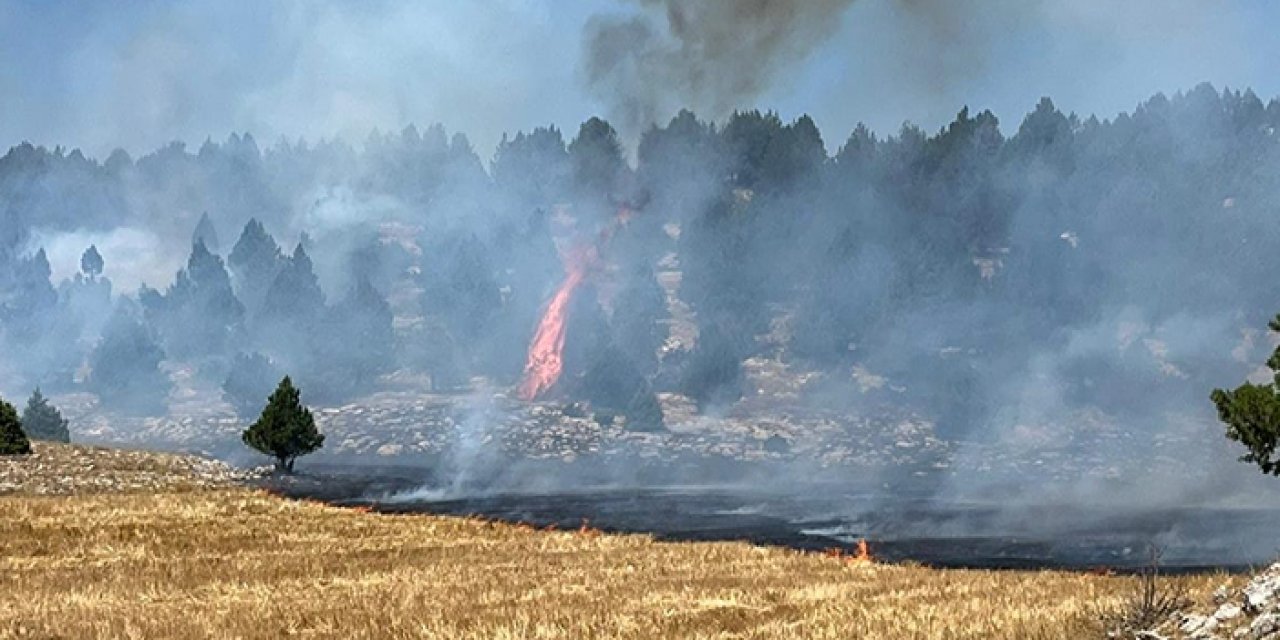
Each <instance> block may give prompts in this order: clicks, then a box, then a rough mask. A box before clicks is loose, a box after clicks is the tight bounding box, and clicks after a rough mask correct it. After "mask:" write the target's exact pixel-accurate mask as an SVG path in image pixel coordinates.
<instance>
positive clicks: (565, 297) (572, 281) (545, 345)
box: [518, 262, 586, 401]
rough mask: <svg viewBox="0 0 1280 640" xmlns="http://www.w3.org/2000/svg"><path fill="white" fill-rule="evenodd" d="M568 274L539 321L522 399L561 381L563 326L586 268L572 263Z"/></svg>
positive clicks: (531, 396)
mask: <svg viewBox="0 0 1280 640" xmlns="http://www.w3.org/2000/svg"><path fill="white" fill-rule="evenodd" d="M568 267H569V273H568V274H567V275H566V276H565V279H564V282H563V283H561V285H560V288H559V289H557V290H556V295H555V296H553V297H552V298H551V304H548V305H547V310H546V312H545V313H543V314H542V320H541V321H540V322H538V330H537V332H535V333H534V334H533V342H531V343H529V358H528V360H527V361H526V364H525V366H524V380H522V381H521V382H520V388H519V390H518V393H519V394H520V398H521V399H523V400H526V401H527V400H533V399H534V398H536V397H538V394H540V393H542V392H544V391H546V390H547V389H550V388H551V386H552V385H554V384H555V383H556V380H558V379H560V371H561V369H563V368H564V325H565V320H566V316H567V315H568V311H569V301H570V300H571V299H572V298H573V292H574V291H575V290H576V289H577V288H578V285H580V284H582V280H583V278H584V277H585V276H586V269H584V268H583V265H579V264H575V263H573V262H570V264H569V265H568Z"/></svg>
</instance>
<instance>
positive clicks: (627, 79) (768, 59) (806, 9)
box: [584, 0, 853, 136]
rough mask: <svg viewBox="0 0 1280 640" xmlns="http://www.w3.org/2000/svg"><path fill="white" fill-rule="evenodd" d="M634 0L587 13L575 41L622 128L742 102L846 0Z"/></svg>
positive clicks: (792, 58)
mask: <svg viewBox="0 0 1280 640" xmlns="http://www.w3.org/2000/svg"><path fill="white" fill-rule="evenodd" d="M634 1H635V2H637V3H638V4H639V5H640V6H641V7H642V8H643V9H644V11H643V12H642V13H639V14H636V15H632V16H628V17H619V16H596V17H593V18H592V19H591V20H589V21H588V23H587V26H586V30H585V43H584V49H585V57H586V59H585V63H584V66H585V72H586V76H587V84H588V87H589V89H590V90H591V92H592V93H593V94H594V95H595V96H596V97H597V98H598V99H600V100H601V101H603V102H604V104H605V105H606V108H607V109H608V110H609V114H608V115H609V118H610V120H612V121H613V122H614V124H615V125H616V126H618V127H619V128H620V129H621V130H622V132H623V133H624V135H627V136H634V135H636V134H638V133H639V132H640V131H641V130H642V129H643V128H644V127H646V126H648V125H650V124H652V123H654V122H659V121H663V120H665V119H666V118H668V117H670V116H671V114H673V113H675V111H676V110H677V109H680V108H690V109H692V110H694V111H695V112H697V113H699V114H701V115H703V116H710V117H712V118H720V117H722V116H725V115H728V113H729V112H730V111H731V110H733V109H734V108H737V107H744V106H748V105H751V104H752V103H753V101H754V99H755V98H756V97H757V96H759V95H760V94H761V93H762V92H763V91H764V90H765V89H767V88H768V87H769V86H770V85H771V84H772V81H773V80H774V79H775V78H776V77H777V75H778V73H779V72H780V71H781V70H782V69H784V68H785V67H787V66H788V65H790V64H793V63H796V62H799V61H800V60H802V59H803V58H804V57H805V56H807V55H808V54H809V53H810V52H811V51H812V50H813V49H814V48H815V47H816V46H817V45H819V44H820V43H821V42H822V41H823V40H825V39H826V38H828V37H830V36H831V35H832V33H834V32H835V30H836V28H837V26H838V24H839V17H840V14H841V13H842V12H843V11H844V9H845V8H846V7H848V6H849V5H850V4H852V2H853V0H709V1H706V2H679V1H678V0H634Z"/></svg>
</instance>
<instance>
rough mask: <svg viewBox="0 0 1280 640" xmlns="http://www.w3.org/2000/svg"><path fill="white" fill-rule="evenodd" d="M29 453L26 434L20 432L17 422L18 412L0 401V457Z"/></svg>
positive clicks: (29, 447) (29, 446) (19, 423)
mask: <svg viewBox="0 0 1280 640" xmlns="http://www.w3.org/2000/svg"><path fill="white" fill-rule="evenodd" d="M27 453H31V442H30V441H29V440H27V434H25V433H23V432H22V423H21V422H19V421H18V410H17V409H14V408H13V405H11V404H9V403H8V402H5V401H4V400H0V456H13V455H23V454H27Z"/></svg>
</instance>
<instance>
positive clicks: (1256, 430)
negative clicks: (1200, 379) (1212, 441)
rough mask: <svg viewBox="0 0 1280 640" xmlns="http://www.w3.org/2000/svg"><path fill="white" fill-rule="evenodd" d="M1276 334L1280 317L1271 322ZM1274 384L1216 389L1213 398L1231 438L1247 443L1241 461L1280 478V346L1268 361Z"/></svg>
mask: <svg viewBox="0 0 1280 640" xmlns="http://www.w3.org/2000/svg"><path fill="white" fill-rule="evenodd" d="M1269 326H1270V328H1271V330H1272V331H1280V315H1277V316H1276V318H1275V319H1274V320H1272V321H1271V323H1270V325H1269ZM1267 367H1268V368H1270V369H1271V371H1272V374H1273V376H1272V378H1273V380H1272V382H1269V383H1265V384H1253V383H1250V382H1245V383H1244V384H1243V385H1240V386H1239V387H1237V388H1236V389H1234V390H1230V391H1228V390H1224V389H1214V390H1213V393H1212V394H1211V395H1210V398H1211V399H1212V400H1213V404H1214V405H1215V406H1216V407H1217V408H1218V419H1219V420H1221V421H1222V422H1223V423H1224V424H1226V425H1227V438H1228V439H1231V440H1235V441H1236V442H1239V443H1240V444H1243V445H1244V446H1245V448H1246V449H1248V452H1247V453H1245V454H1244V455H1243V456H1241V458H1240V461H1241V462H1252V463H1254V464H1256V465H1258V468H1259V469H1261V470H1262V472H1263V473H1265V474H1270V475H1280V459H1277V458H1276V448H1277V446H1278V445H1280V393H1278V392H1277V387H1278V386H1280V347H1277V348H1276V350H1275V351H1274V352H1273V353H1272V354H1271V358H1270V359H1268V360H1267Z"/></svg>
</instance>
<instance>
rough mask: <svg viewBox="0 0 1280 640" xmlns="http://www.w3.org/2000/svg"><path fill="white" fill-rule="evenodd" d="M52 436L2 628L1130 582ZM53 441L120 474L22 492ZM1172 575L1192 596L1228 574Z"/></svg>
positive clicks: (959, 598)
mask: <svg viewBox="0 0 1280 640" xmlns="http://www.w3.org/2000/svg"><path fill="white" fill-rule="evenodd" d="M44 453H45V456H44V457H43V458H41V457H39V456H33V457H31V458H27V459H25V461H22V462H14V461H12V460H10V461H7V462H6V464H10V468H8V470H7V472H6V473H7V474H8V476H9V477H10V478H26V480H24V481H23V482H22V483H21V484H22V486H21V487H20V488H19V489H18V490H16V491H11V492H9V495H5V496H0V636H4V637H23V638H75V639H79V638H202V637H216V638H281V637H306V638H474V639H477V640H479V639H484V640H491V639H492V640H502V639H515V638H575V639H576V638H644V639H652V638H786V639H791V638H833V639H834V638H839V639H842V640H844V639H850V638H1019V639H1028V638H1080V637H1090V636H1095V637H1096V636H1098V635H1099V631H1100V630H1099V628H1098V627H1097V625H1096V623H1095V620H1096V618H1097V612H1098V610H1099V608H1100V607H1106V606H1108V605H1109V604H1113V603H1116V602H1119V601H1121V600H1122V599H1123V598H1124V597H1125V596H1126V595H1127V594H1129V593H1131V592H1132V591H1133V589H1134V579H1132V578H1122V577H1114V576H1100V575H1085V574H1073V573H1055V572H984V571H955V570H933V569H928V568H924V567H912V566H888V565H880V564H871V563H861V562H848V561H846V560H842V559H838V558H831V557H824V556H821V555H813V554H800V553H796V552H792V551H788V550H784V549H774V548H759V547H753V546H750V545H747V544H738V543H679V544H677V543H659V542H655V541H653V540H651V539H649V538H648V537H645V536H614V535H600V534H599V533H598V532H594V531H589V530H588V531H561V532H553V531H540V530H534V529H532V528H530V527H527V526H516V525H510V524H500V523H492V522H485V521H481V520H478V519H462V518H442V517H432V516H384V515H377V514H372V513H363V512H359V511H354V510H347V509H339V508H334V507H329V506H325V505H321V504H315V503H305V502H294V501H288V500H284V499H281V498H278V497H275V496H271V495H268V494H266V493H263V492H259V491H252V490H249V489H244V488H204V489H201V488H192V487H190V486H188V485H186V484H183V483H181V482H177V483H171V484H167V485H164V484H162V485H161V488H158V489H152V490H140V487H139V485H144V486H147V485H150V484H151V483H150V482H146V483H129V482H125V481H124V480H125V479H128V478H135V477H136V476H137V474H138V473H145V474H151V473H153V472H155V471H156V469H155V468H154V466H153V465H152V464H151V463H146V462H145V461H141V460H140V459H139V456H145V454H140V453H136V452H134V453H130V454H129V455H122V454H113V453H111V451H110V450H101V449H97V450H90V449H86V448H75V447H69V448H64V449H62V450H59V449H57V448H56V447H45V452H44ZM51 456H52V457H51ZM59 456H60V457H61V458H68V459H83V458H84V457H85V456H88V457H89V458H91V462H90V463H85V464H84V465H82V466H84V467H86V468H91V469H92V470H93V472H94V473H95V474H100V475H104V476H107V477H116V476H118V479H119V480H120V481H119V482H115V483H113V484H112V486H116V487H117V488H120V489H122V490H121V491H115V492H111V491H106V492H96V493H95V492H89V493H83V492H76V493H75V494H73V495H35V494H37V493H48V492H49V491H48V488H47V487H42V486H41V485H40V484H39V483H38V482H33V481H31V478H32V477H35V476H32V475H31V474H30V473H29V471H22V469H19V467H21V466H23V465H26V466H31V465H45V466H46V467H47V466H48V465H49V464H50V462H51V461H52V460H54V459H61V458H58V457H59ZM155 464H163V469H164V470H166V471H165V473H170V472H173V471H174V469H181V468H183V466H184V465H187V464H188V463H187V462H183V461H181V460H176V459H174V458H172V457H166V458H161V459H158V461H157V462H156V463H155ZM113 466H114V467H119V468H113ZM139 469H142V470H143V471H139ZM0 472H5V469H0ZM24 473H26V474H27V475H23V474H24ZM0 475H3V474H0ZM72 475H73V476H74V475H76V474H72ZM178 475H181V474H178ZM53 476H57V479H51V480H50V482H53V484H54V485H56V486H67V482H68V481H67V480H66V479H65V478H63V477H62V476H60V475H58V474H52V475H51V477H53ZM147 477H148V478H150V477H151V476H149V475H148V476H147ZM71 484H72V486H74V485H75V484H76V483H74V482H72V483H71ZM99 484H101V483H99ZM165 487H169V488H165ZM94 488H101V487H99V486H98V485H97V484H95V485H94ZM873 551H874V548H873ZM1183 581H1184V582H1185V583H1186V586H1187V587H1188V589H1189V590H1190V592H1191V593H1192V594H1193V595H1195V596H1196V597H1198V598H1200V599H1202V600H1204V599H1207V595H1206V594H1208V593H1209V592H1211V591H1212V590H1213V588H1214V587H1216V586H1218V585H1219V584H1222V583H1224V582H1228V581H1230V582H1238V581H1239V580H1238V579H1234V578H1231V579H1229V578H1224V577H1222V576H1205V577H1198V578H1187V579H1183Z"/></svg>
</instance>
